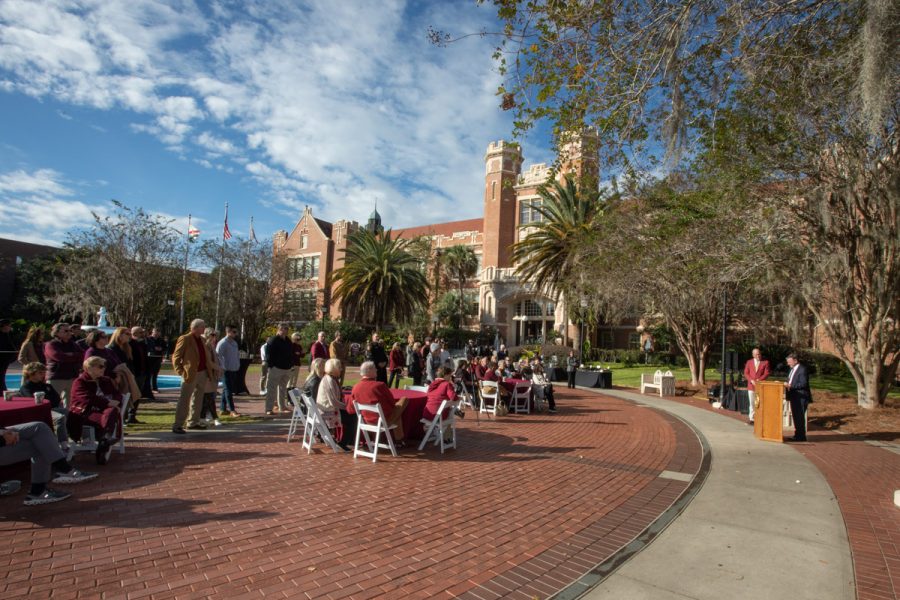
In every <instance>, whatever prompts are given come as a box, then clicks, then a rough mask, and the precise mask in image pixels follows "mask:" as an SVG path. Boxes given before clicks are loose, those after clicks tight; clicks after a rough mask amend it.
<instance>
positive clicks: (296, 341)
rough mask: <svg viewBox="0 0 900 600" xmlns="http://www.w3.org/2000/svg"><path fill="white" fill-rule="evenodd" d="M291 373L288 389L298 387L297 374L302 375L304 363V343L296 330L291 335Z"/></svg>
mask: <svg viewBox="0 0 900 600" xmlns="http://www.w3.org/2000/svg"><path fill="white" fill-rule="evenodd" d="M291 347H292V348H293V350H292V353H291V361H292V362H291V374H290V375H289V376H288V383H287V387H288V389H289V390H290V389H293V388H295V387H297V376H299V375H300V365H302V364H303V354H304V352H303V344H302V343H301V342H300V333H299V332H297V331H295V332H294V334H293V335H291Z"/></svg>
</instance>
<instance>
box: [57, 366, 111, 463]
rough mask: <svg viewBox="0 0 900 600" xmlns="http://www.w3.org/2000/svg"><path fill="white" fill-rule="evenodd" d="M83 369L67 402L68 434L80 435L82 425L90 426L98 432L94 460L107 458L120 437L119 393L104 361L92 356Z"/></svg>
mask: <svg viewBox="0 0 900 600" xmlns="http://www.w3.org/2000/svg"><path fill="white" fill-rule="evenodd" d="M83 366H84V371H83V372H82V373H81V375H79V376H78V379H76V380H75V382H74V383H73V384H72V399H71V401H70V402H69V416H68V421H69V437H71V438H72V439H73V440H76V441H78V440H80V439H81V428H82V426H83V425H90V426H93V427H94V429H95V431H96V434H97V440H98V444H97V464H101V465H104V464H106V461H108V460H109V455H110V453H111V452H112V445H113V444H114V443H115V442H117V441H118V440H119V438H120V437H121V435H122V432H121V431H120V430H119V421H120V417H119V406H121V402H122V394H120V393H119V390H118V389H117V388H116V385H115V384H114V383H113V381H112V380H111V379H110V378H109V377H106V376H104V375H103V373H104V371H105V369H106V361H105V360H103V359H102V358H100V357H99V356H91V357H90V358H88V359H87V360H85V361H84V365H83Z"/></svg>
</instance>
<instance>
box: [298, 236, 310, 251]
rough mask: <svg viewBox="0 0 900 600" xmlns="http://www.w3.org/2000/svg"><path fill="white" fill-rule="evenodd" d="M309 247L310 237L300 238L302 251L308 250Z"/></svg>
mask: <svg viewBox="0 0 900 600" xmlns="http://www.w3.org/2000/svg"><path fill="white" fill-rule="evenodd" d="M308 247H309V236H308V235H301V236H300V249H301V250H306V249H307V248H308Z"/></svg>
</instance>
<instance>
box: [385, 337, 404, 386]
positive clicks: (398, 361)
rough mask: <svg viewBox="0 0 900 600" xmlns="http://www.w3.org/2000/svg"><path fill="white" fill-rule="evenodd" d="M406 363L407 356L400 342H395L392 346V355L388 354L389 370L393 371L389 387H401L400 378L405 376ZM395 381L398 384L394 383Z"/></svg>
mask: <svg viewBox="0 0 900 600" xmlns="http://www.w3.org/2000/svg"><path fill="white" fill-rule="evenodd" d="M405 364H406V356H404V355H403V350H401V349H400V342H394V345H393V346H391V355H390V356H388V370H389V371H390V372H391V378H390V379H388V387H395V388H398V389H399V388H400V379H401V378H402V377H403V365H405ZM394 382H396V383H397V385H394Z"/></svg>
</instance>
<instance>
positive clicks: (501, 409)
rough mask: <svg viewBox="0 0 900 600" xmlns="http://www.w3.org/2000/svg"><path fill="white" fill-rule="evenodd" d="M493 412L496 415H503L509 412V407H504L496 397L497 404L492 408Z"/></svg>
mask: <svg viewBox="0 0 900 600" xmlns="http://www.w3.org/2000/svg"><path fill="white" fill-rule="evenodd" d="M494 412H495V413H496V414H497V416H498V417H505V416H506V415H508V414H509V409H508V408H506V405H505V404H503V403H502V402H500V400H499V399H498V400H497V406H496V408H495V409H494Z"/></svg>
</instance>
